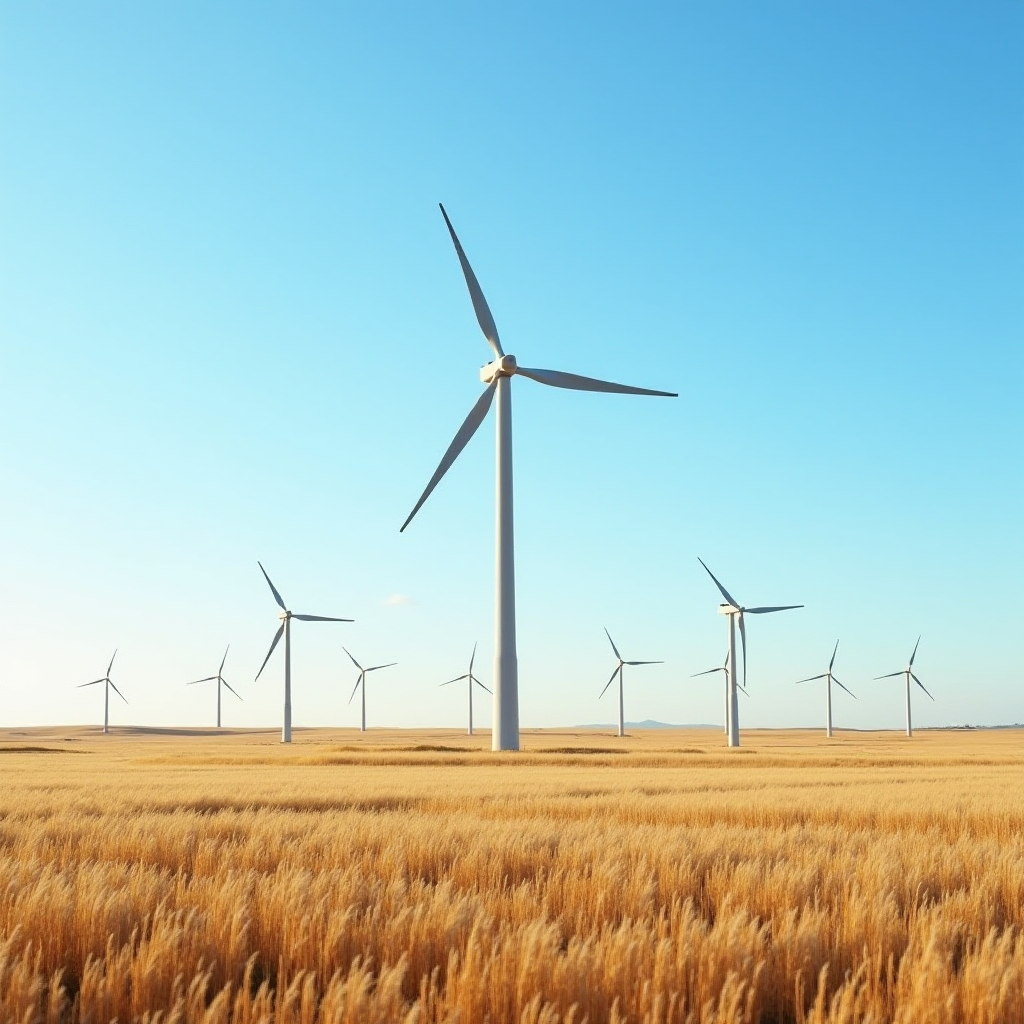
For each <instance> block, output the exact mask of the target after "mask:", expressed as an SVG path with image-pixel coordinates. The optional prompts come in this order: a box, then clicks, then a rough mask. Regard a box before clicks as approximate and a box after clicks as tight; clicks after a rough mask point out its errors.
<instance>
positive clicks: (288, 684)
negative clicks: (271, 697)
mask: <svg viewBox="0 0 1024 1024" xmlns="http://www.w3.org/2000/svg"><path fill="white" fill-rule="evenodd" d="M256 564H257V565H258V566H259V567H260V572H261V573H263V578H264V579H265V580H266V581H267V586H268V587H270V592H271V593H272V594H273V595H274V600H275V601H276V602H277V604H278V607H279V608H280V609H281V613H280V614H279V615H278V618H279V619H280V620H281V625H280V626H278V628H277V632H276V633H275V634H274V639H273V640H272V641H271V642H270V650H269V651H267V656H266V657H265V658H264V659H263V664H262V665H260V670H259V672H257V673H256V678H257V679H259V677H260V676H261V675H262V674H263V670H264V669H265V668H266V667H267V662H268V661H270V656H271V655H272V654H273V653H274V648H275V647H276V646H277V645H278V642H279V641H280V639H281V636H282V635H283V636H284V725H283V726H282V727H281V742H282V743H291V741H292V619H298V620H299V621H300V622H352V621H354V620H352V619H336V618H333V617H331V616H329V615H299V614H298V613H296V612H290V611H289V610H288V608H287V606H286V605H285V603H284V599H283V598H282V597H281V595H280V594H279V593H278V591H277V587H275V586H274V584H273V583H271V582H270V577H269V576H268V575H267V570H266V569H264V568H263V563H262V562H257V563H256Z"/></svg>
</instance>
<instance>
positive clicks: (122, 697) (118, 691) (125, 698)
mask: <svg viewBox="0 0 1024 1024" xmlns="http://www.w3.org/2000/svg"><path fill="white" fill-rule="evenodd" d="M107 682H108V683H110V688H111V689H112V690H113V691H114V693H116V694H117V695H118V697H120V698H121V700H123V701H124V702H125V704H127V703H128V698H127V697H126V696H125V695H124V694H123V693H122V692H121V691H120V690H119V689H118V688H117V687H116V686H115V685H114V683H113V680H110V679H108V680H107ZM922 689H923V687H922ZM929 696H931V694H929Z"/></svg>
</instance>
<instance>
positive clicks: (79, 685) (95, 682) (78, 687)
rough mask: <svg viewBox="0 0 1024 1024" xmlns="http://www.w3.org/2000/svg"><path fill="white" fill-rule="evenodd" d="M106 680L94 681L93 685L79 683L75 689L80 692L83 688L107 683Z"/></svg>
mask: <svg viewBox="0 0 1024 1024" xmlns="http://www.w3.org/2000/svg"><path fill="white" fill-rule="evenodd" d="M105 682H106V679H94V680H93V681H92V682H91V683H79V684H78V685H77V686H76V687H75V689H76V690H80V689H81V688H82V687H83V686H95V685H96V684H97V683H105Z"/></svg>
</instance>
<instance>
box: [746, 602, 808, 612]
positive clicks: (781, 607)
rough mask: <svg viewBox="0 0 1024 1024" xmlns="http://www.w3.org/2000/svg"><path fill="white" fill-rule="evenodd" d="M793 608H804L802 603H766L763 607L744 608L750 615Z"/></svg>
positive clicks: (786, 610)
mask: <svg viewBox="0 0 1024 1024" xmlns="http://www.w3.org/2000/svg"><path fill="white" fill-rule="evenodd" d="M793 608H803V605H802V604H774V605H765V606H763V607H761V608H744V609H743V611H744V612H745V613H746V614H748V615H767V614H768V613H769V612H788V611H790V610H791V609H793Z"/></svg>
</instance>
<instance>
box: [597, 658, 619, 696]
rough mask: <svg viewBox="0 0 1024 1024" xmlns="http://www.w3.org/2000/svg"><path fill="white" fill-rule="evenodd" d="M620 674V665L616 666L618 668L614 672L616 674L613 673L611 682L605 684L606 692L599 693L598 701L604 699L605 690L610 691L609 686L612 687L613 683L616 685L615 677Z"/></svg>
mask: <svg viewBox="0 0 1024 1024" xmlns="http://www.w3.org/2000/svg"><path fill="white" fill-rule="evenodd" d="M618 674H619V666H618V665H616V666H615V671H614V672H613V673H612V677H611V679H609V680H608V682H607V683H605V684H604V690H602V691H601V692H600V693H599V694H598V695H597V699H598V700H600V699H601V698H602V697H603V696H604V693H605V690H607V689H608V687H609V686H611V685H612V683H614V682H615V677H616V676H617V675H618Z"/></svg>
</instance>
